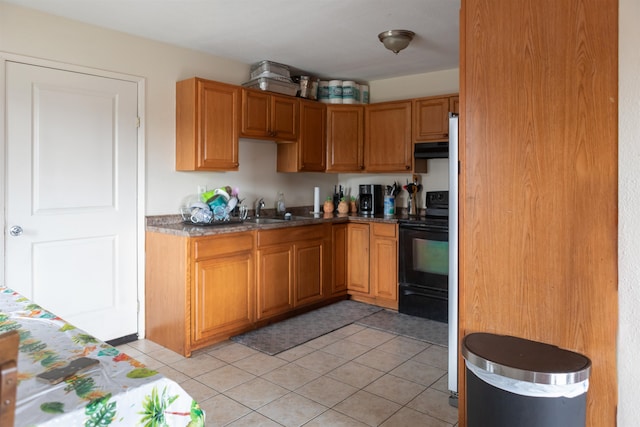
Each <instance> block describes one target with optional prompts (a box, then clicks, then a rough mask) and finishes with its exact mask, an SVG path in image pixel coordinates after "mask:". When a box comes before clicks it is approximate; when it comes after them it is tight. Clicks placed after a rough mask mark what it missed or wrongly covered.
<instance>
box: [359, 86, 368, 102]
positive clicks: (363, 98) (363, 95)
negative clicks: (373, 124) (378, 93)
mask: <svg viewBox="0 0 640 427" xmlns="http://www.w3.org/2000/svg"><path fill="white" fill-rule="evenodd" d="M360 103H361V104H368V103H369V85H360Z"/></svg>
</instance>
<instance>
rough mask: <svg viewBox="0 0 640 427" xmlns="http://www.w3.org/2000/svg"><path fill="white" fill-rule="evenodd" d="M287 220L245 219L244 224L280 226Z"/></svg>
mask: <svg viewBox="0 0 640 427" xmlns="http://www.w3.org/2000/svg"><path fill="white" fill-rule="evenodd" d="M285 221H286V220H285V219H282V218H263V217H260V218H248V219H245V220H244V222H249V223H253V224H280V223H283V222H285Z"/></svg>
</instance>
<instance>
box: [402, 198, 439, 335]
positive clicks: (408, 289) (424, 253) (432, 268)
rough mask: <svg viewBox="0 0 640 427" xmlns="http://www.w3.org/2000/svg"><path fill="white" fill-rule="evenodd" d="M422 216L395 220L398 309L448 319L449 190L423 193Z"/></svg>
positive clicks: (426, 316) (407, 312) (405, 312)
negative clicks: (396, 228) (423, 213)
mask: <svg viewBox="0 0 640 427" xmlns="http://www.w3.org/2000/svg"><path fill="white" fill-rule="evenodd" d="M425 205H426V206H425V207H426V209H425V213H426V215H425V216H419V217H418V216H412V217H408V218H403V219H401V220H399V221H398V226H399V229H400V240H399V249H400V250H399V263H398V264H399V268H398V282H399V297H398V311H399V312H400V313H404V314H410V315H413V316H419V317H424V318H427V319H432V320H436V321H439V322H445V323H446V322H447V321H448V294H449V290H448V275H449V192H448V191H429V192H427V193H426V203H425Z"/></svg>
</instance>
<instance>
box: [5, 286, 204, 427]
mask: <svg viewBox="0 0 640 427" xmlns="http://www.w3.org/2000/svg"><path fill="white" fill-rule="evenodd" d="M12 330H17V331H18V333H19V334H20V345H19V349H18V350H19V353H18V392H17V401H16V413H15V427H23V426H24V427H30V426H47V427H48V426H64V427H72V426H189V427H193V426H204V419H205V416H204V412H203V411H202V410H201V409H200V407H199V406H198V403H197V402H196V401H195V400H193V398H191V397H190V396H189V395H188V394H187V393H186V392H185V391H184V390H183V389H182V388H181V387H180V386H179V385H178V384H177V383H176V382H174V381H172V380H169V379H168V378H166V377H164V376H163V375H162V374H160V373H158V372H157V371H154V370H152V369H148V368H146V367H145V366H144V365H143V364H142V363H140V362H138V361H136V360H135V359H134V358H132V357H130V356H128V355H127V354H125V353H122V352H120V351H119V350H118V349H117V348H115V347H112V346H110V345H109V344H106V343H105V342H102V341H100V340H98V339H96V338H95V337H93V336H91V335H89V334H88V333H86V332H85V331H82V330H80V329H77V328H76V327H74V326H73V325H71V324H69V323H67V322H65V321H64V320H63V319H61V318H60V317H57V316H56V315H55V314H53V313H51V312H49V311H47V310H45V309H44V308H42V307H40V306H38V305H37V304H34V303H33V302H32V301H30V300H29V299H27V298H25V297H24V296H22V295H20V294H19V293H17V292H15V291H13V290H11V289H9V288H6V287H0V334H1V333H4V332H8V331H12ZM83 356H85V357H90V358H93V359H96V360H98V362H99V363H98V364H97V365H94V366H92V367H90V368H88V369H86V370H84V371H81V372H79V373H77V374H76V375H73V376H71V377H69V378H67V379H65V380H64V381H62V382H60V383H58V384H53V385H52V384H50V383H48V382H46V381H43V380H41V379H39V378H36V376H37V375H38V374H39V373H41V372H44V371H47V370H49V369H53V368H56V367H63V366H66V365H67V364H69V362H71V361H72V360H74V359H77V358H79V357H83Z"/></svg>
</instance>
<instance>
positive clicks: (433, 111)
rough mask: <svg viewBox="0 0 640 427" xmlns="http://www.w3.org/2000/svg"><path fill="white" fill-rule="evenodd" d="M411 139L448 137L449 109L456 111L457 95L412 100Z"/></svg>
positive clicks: (421, 139) (430, 139)
mask: <svg viewBox="0 0 640 427" xmlns="http://www.w3.org/2000/svg"><path fill="white" fill-rule="evenodd" d="M412 102H413V141H414V142H421V141H442V140H446V139H448V138H449V111H452V112H456V113H457V112H458V96H457V95H456V96H453V95H452V96H438V97H428V98H417V99H414V100H413V101H412Z"/></svg>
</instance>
